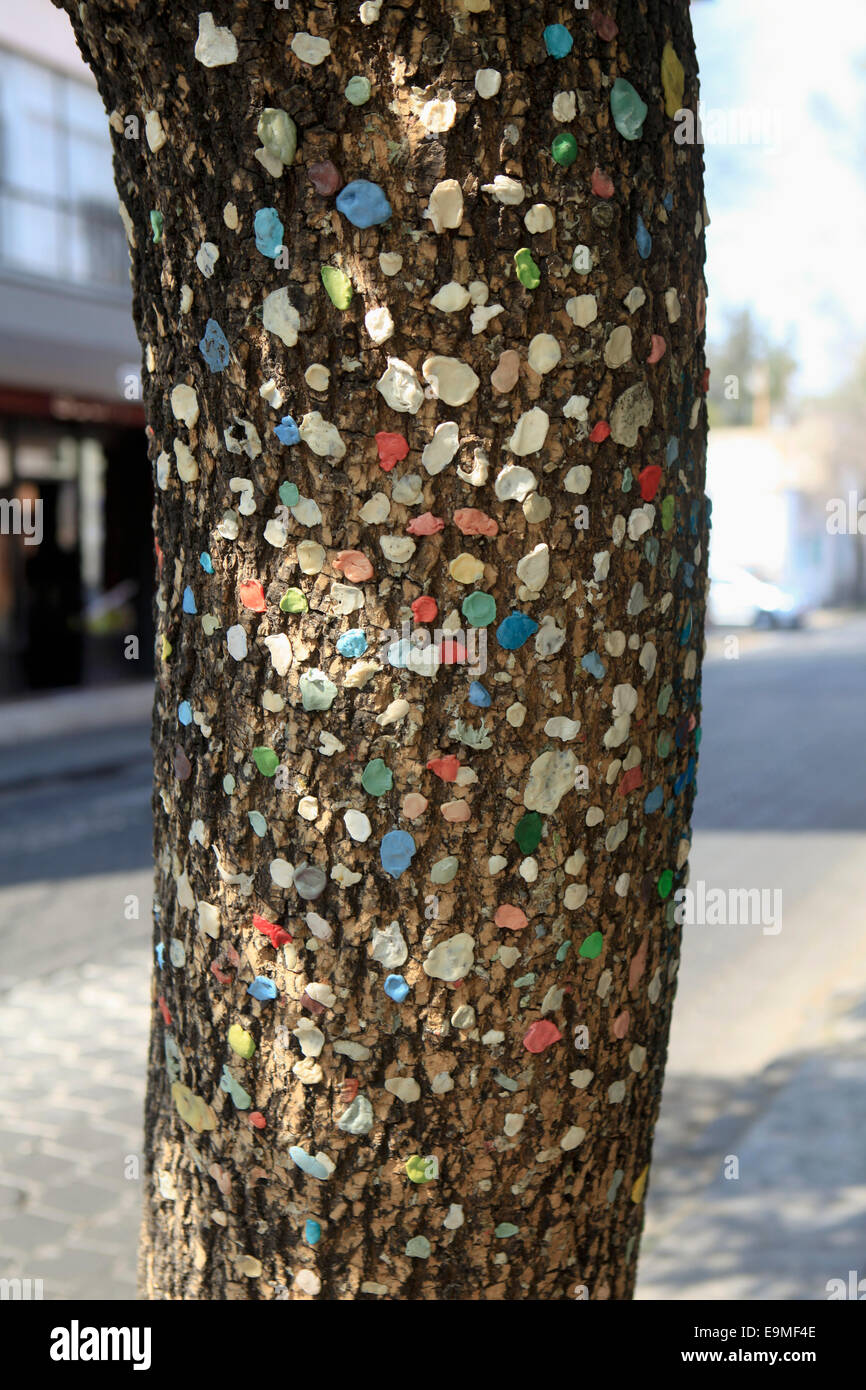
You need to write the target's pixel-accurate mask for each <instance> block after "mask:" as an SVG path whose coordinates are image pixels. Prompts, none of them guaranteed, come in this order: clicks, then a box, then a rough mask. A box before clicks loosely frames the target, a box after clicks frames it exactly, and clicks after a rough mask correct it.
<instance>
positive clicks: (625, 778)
mask: <svg viewBox="0 0 866 1390" xmlns="http://www.w3.org/2000/svg"><path fill="white" fill-rule="evenodd" d="M642 786H643V773H642V772H641V770H640V768H639V767H630V768H629V770H628V772H624V773H623V775H622V777H621V778H620V782H619V786H618V787H617V791H618V792H619V794H620V796H627V795H628V793H629V792H633V791H634V789H635V787H642Z"/></svg>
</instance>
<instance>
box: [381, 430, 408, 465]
mask: <svg viewBox="0 0 866 1390" xmlns="http://www.w3.org/2000/svg"><path fill="white" fill-rule="evenodd" d="M376 448H377V449H378V450H379V466H380V467H381V468H384V470H385V472H386V473H390V472H391V469H392V468H393V467H394V464H395V463H399V462H400V460H401V459H404V458H405V457H406V455H407V454H408V452H409V445H408V443H407V442H406V440H405V439H404V438H403V436H402V434H389V433H388V431H387V430H380V431H379V433H378V434H377V435H376Z"/></svg>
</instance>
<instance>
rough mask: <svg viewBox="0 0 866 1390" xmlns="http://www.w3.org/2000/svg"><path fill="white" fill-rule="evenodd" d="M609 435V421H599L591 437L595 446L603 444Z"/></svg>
mask: <svg viewBox="0 0 866 1390" xmlns="http://www.w3.org/2000/svg"><path fill="white" fill-rule="evenodd" d="M609 434H610V425H609V424H608V423H607V420H599V422H598V424H597V425H595V426H593V431H592V434H591V435H590V436H589V437H590V439H591V440H592V442H593V444H601V443H602V441H603V440H605V439H607V437H608V435H609Z"/></svg>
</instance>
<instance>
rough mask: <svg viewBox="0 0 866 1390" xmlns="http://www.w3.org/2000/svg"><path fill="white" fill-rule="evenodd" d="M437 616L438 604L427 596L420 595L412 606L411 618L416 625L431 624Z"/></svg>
mask: <svg viewBox="0 0 866 1390" xmlns="http://www.w3.org/2000/svg"><path fill="white" fill-rule="evenodd" d="M438 616H439V604H438V603H437V602H436V600H435V598H431V597H430V595H429V594H421V596H420V598H416V599H415V602H414V603H413V604H412V617H413V618H414V619H415V621H416V623H432V622H433V621H434V619H435V618H437V617H438Z"/></svg>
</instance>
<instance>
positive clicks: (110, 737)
mask: <svg viewBox="0 0 866 1390" xmlns="http://www.w3.org/2000/svg"><path fill="white" fill-rule="evenodd" d="M152 705H153V682H152V681H149V680H148V681H137V682H136V683H135V684H131V685H119V686H100V687H96V688H94V689H87V690H62V691H57V692H54V693H53V694H47V695H37V696H32V697H30V698H28V699H26V700H15V701H11V702H10V703H8V704H0V788H11V787H17V786H26V785H29V784H32V783H36V782H41V781H44V780H45V779H47V778H51V777H67V776H76V775H81V774H84V773H88V774H92V773H98V772H99V771H100V770H102V769H108V768H111V767H117V766H119V765H121V764H129V763H131V762H138V761H141V760H144V759H147V758H149V756H150V716H151V708H152Z"/></svg>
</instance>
